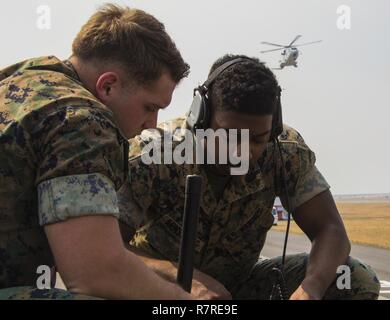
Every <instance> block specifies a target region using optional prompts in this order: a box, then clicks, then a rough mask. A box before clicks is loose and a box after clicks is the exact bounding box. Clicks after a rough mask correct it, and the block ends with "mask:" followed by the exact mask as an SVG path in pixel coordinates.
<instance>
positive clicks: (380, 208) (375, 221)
mask: <svg viewBox="0 0 390 320" xmlns="http://www.w3.org/2000/svg"><path fill="white" fill-rule="evenodd" d="M337 207H338V209H339V212H340V214H341V216H342V218H343V221H344V224H345V228H346V229H347V233H348V236H349V239H350V240H351V241H352V242H353V243H359V244H365V245H371V246H376V247H381V248H390V202H372V203H370V202H362V203H357V202H353V203H352V202H338V203H337ZM272 230H276V231H285V230H286V222H285V221H279V225H278V226H274V227H273V228H272ZM290 230H291V232H292V233H297V234H303V232H302V231H301V230H300V229H299V227H298V226H297V225H296V224H295V223H294V222H291V229H290Z"/></svg>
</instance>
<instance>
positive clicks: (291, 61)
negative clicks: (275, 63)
mask: <svg viewBox="0 0 390 320" xmlns="http://www.w3.org/2000/svg"><path fill="white" fill-rule="evenodd" d="M300 37H302V36H301V35H297V36H296V37H295V39H294V40H293V41H291V43H290V44H289V45H287V46H283V45H280V44H275V43H271V42H262V44H267V45H270V46H275V47H279V48H278V49H271V50H265V51H261V53H266V52H272V51H278V50H283V51H282V56H283V57H282V59H281V60H280V61H279V63H280V68H279V69H283V68H284V67H287V66H294V67H295V68H297V67H298V64H297V59H298V56H299V51H298V49H297V47H301V46H306V45H308V44H313V43H318V42H321V41H322V40H318V41H313V42H307V43H302V44H299V45H294V46H293V44H294V43H295V42H296V41H297V40H298V39H299V38H300Z"/></svg>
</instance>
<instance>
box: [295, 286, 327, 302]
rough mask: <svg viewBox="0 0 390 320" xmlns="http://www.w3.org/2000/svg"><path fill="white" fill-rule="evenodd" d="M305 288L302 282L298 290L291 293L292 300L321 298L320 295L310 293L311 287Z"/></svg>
mask: <svg viewBox="0 0 390 320" xmlns="http://www.w3.org/2000/svg"><path fill="white" fill-rule="evenodd" d="M306 289H307V290H308V291H306V290H305V288H304V284H301V285H300V286H299V287H298V289H297V290H295V291H294V293H293V294H292V295H291V297H290V300H320V298H319V297H317V296H315V295H314V294H311V293H309V292H310V291H309V289H308V288H306Z"/></svg>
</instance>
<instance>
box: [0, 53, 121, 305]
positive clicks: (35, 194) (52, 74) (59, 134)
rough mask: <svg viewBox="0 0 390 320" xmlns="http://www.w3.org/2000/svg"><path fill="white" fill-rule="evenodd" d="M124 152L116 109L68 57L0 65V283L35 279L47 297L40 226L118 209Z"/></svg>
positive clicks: (46, 254) (47, 255)
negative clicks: (105, 102) (43, 286)
mask: <svg viewBox="0 0 390 320" xmlns="http://www.w3.org/2000/svg"><path fill="white" fill-rule="evenodd" d="M127 156H128V142H127V140H126V139H125V138H124V137H123V135H122V134H121V133H120V131H119V129H118V128H117V127H116V125H115V123H114V120H113V114H112V112H111V111H110V110H109V109H108V108H107V107H106V106H104V105H103V104H102V103H100V102H99V101H98V100H97V99H96V98H95V97H94V96H93V95H92V94H91V93H90V92H89V91H88V90H87V89H86V88H85V87H83V84H82V83H81V81H80V79H79V77H78V75H77V73H76V72H75V70H74V69H73V67H72V65H71V64H70V63H69V62H67V61H64V62H62V61H60V60H59V59H57V58H56V57H53V56H49V57H41V58H35V59H31V60H27V61H24V62H21V63H18V64H15V65H13V66H10V67H8V68H5V69H3V70H1V71H0V289H3V288H6V287H17V286H31V287H32V288H30V289H28V292H35V293H34V294H31V295H32V296H34V295H35V296H40V295H41V296H45V297H50V292H48V291H45V292H40V293H39V292H38V291H36V290H35V289H34V285H35V283H36V279H37V277H38V276H39V275H37V273H36V271H37V267H38V266H39V265H48V266H53V265H54V261H53V256H52V253H51V250H50V247H49V244H48V241H47V238H46V236H45V233H44V229H43V226H45V225H48V224H52V223H56V222H60V221H64V220H67V219H69V218H72V217H78V216H84V215H88V214H94V215H114V216H116V217H119V209H118V204H117V195H116V190H118V189H119V188H120V186H121V185H122V184H123V182H124V179H125V178H126V177H127ZM7 290H8V291H7ZM0 291H2V293H3V294H2V293H1V292H0V298H4V297H6V296H7V292H8V293H9V294H8V296H15V294H16V293H15V290H14V289H4V290H0ZM26 292H27V291H24V292H21V293H20V292H19V293H20V296H26V294H27V295H28V293H26ZM59 295H60V296H61V295H62V296H70V294H69V293H63V292H62V293H61V292H60V291H53V297H55V296H59Z"/></svg>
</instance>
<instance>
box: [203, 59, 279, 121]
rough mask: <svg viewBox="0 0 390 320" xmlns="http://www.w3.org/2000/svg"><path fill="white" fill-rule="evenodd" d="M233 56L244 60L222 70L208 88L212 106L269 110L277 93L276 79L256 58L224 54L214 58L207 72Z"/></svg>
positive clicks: (250, 111) (252, 111) (245, 110)
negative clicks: (216, 58)
mask: <svg viewBox="0 0 390 320" xmlns="http://www.w3.org/2000/svg"><path fill="white" fill-rule="evenodd" d="M237 58H244V59H246V60H245V61H243V62H239V63H236V64H234V65H233V66H231V67H229V68H228V69H226V70H224V71H223V72H222V73H221V74H220V75H219V76H218V77H217V78H216V79H215V81H214V82H213V83H212V84H211V86H210V88H209V93H208V95H209V99H210V101H211V105H212V109H213V108H215V109H219V110H226V111H234V112H238V113H246V114H256V115H268V114H273V113H274V111H275V109H276V102H277V97H278V95H279V85H278V81H277V80H276V77H275V75H274V74H273V72H272V71H271V70H270V69H269V68H268V67H266V66H265V64H264V62H261V61H260V60H259V59H257V58H249V57H247V56H244V55H233V54H227V55H224V56H223V57H221V58H219V59H218V60H217V61H215V62H214V64H213V65H212V67H211V69H210V72H209V76H210V74H211V73H212V72H213V71H214V70H215V69H216V68H218V67H219V66H221V65H222V64H224V63H225V62H228V61H230V60H233V59H237Z"/></svg>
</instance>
